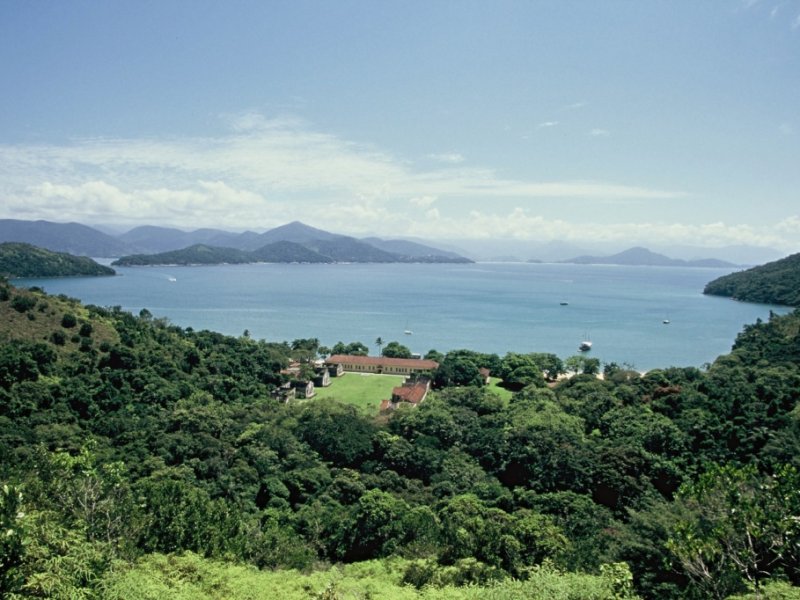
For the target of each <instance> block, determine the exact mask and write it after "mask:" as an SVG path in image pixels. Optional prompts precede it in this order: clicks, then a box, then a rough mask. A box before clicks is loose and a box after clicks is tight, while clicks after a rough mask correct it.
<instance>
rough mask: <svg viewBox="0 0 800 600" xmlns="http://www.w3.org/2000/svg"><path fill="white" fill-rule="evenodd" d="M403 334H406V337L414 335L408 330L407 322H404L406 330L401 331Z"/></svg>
mask: <svg viewBox="0 0 800 600" xmlns="http://www.w3.org/2000/svg"><path fill="white" fill-rule="evenodd" d="M403 333H404V334H406V335H413V334H414V332H413V331H411V330H410V329H409V328H408V321H406V328H405V330H404V331H403Z"/></svg>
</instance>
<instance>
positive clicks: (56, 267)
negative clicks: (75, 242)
mask: <svg viewBox="0 0 800 600" xmlns="http://www.w3.org/2000/svg"><path fill="white" fill-rule="evenodd" d="M114 274H115V271H114V269H112V268H110V267H105V266H103V265H100V264H98V263H96V262H95V261H93V260H92V259H91V258H88V257H85V256H72V255H70V254H65V253H63V252H51V251H50V250H44V249H42V248H37V247H36V246H31V245H30V244H22V243H18V242H5V243H2V244H0V277H11V278H13V277H76V276H80V275H84V276H86V275H114Z"/></svg>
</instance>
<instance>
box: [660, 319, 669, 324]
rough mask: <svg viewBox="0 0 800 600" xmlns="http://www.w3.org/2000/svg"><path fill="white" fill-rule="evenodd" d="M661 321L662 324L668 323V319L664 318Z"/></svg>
mask: <svg viewBox="0 0 800 600" xmlns="http://www.w3.org/2000/svg"><path fill="white" fill-rule="evenodd" d="M661 322H662V323H663V324H664V325H669V319H664V320H663V321H661Z"/></svg>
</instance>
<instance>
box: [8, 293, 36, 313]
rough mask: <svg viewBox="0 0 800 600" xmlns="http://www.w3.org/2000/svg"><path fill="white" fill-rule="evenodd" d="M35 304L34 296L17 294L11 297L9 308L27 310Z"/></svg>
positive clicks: (19, 310) (18, 310)
mask: <svg viewBox="0 0 800 600" xmlns="http://www.w3.org/2000/svg"><path fill="white" fill-rule="evenodd" d="M34 306H36V298H34V297H33V296H28V295H21V294H17V295H16V296H14V297H13V298H12V299H11V308H13V309H14V310H16V311H17V312H21V313H24V312H27V311H29V310H30V309H32V308H33V307H34Z"/></svg>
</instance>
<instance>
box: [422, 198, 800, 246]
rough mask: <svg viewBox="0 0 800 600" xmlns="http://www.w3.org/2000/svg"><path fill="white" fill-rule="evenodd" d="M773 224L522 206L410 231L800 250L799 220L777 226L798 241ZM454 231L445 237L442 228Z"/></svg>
mask: <svg viewBox="0 0 800 600" xmlns="http://www.w3.org/2000/svg"><path fill="white" fill-rule="evenodd" d="M775 229H776V228H774V227H763V228H757V227H752V226H750V225H742V224H732V225H728V224H726V223H723V222H716V223H705V224H699V225H693V224H685V223H655V222H653V223H647V222H646V223H630V222H628V223H625V222H622V223H603V224H601V223H575V222H570V221H567V220H564V219H548V218H545V217H543V216H541V215H537V214H533V213H531V212H530V211H528V210H525V209H523V208H519V207H518V208H515V209H513V210H512V211H510V212H508V213H506V214H501V213H488V212H483V211H470V212H469V213H468V214H466V215H464V216H463V217H460V218H452V217H451V218H441V219H439V221H438V222H430V221H428V222H415V223H414V224H413V227H412V230H411V231H410V234H411V235H415V236H419V237H438V238H439V239H443V238H444V239H446V238H451V239H458V238H462V239H518V240H536V241H537V242H547V241H555V240H564V241H573V242H583V241H585V240H587V239H588V240H592V242H620V243H638V242H641V243H653V242H656V241H657V242H659V243H662V244H664V243H672V244H690V245H698V244H703V245H706V246H708V247H715V246H716V247H719V246H725V245H731V244H749V245H754V246H772V247H776V248H781V249H789V250H791V249H792V248H796V247H797V245H798V243H800V239H798V237H800V218H798V217H792V218H790V219H787V220H786V221H784V222H783V223H782V224H781V225H780V226H779V227H778V229H782V230H783V232H784V233H790V234H795V237H794V240H792V239H787V237H785V236H783V235H778V234H776V233H775ZM448 231H449V232H450V234H449V235H443V232H448Z"/></svg>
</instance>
